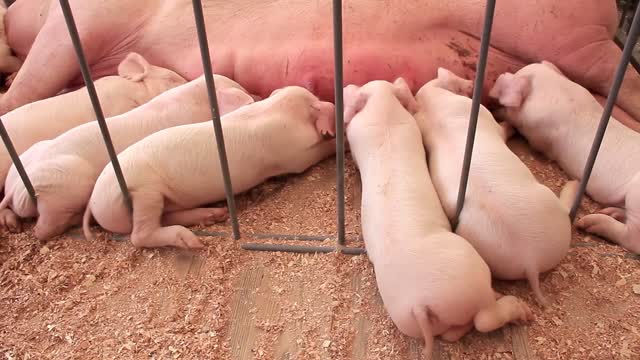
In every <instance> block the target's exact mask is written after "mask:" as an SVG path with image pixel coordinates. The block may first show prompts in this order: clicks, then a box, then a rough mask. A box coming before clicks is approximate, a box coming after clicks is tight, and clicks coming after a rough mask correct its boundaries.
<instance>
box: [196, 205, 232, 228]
mask: <svg viewBox="0 0 640 360" xmlns="http://www.w3.org/2000/svg"><path fill="white" fill-rule="evenodd" d="M207 210H208V212H209V214H208V215H207V217H206V218H204V219H203V220H202V225H205V226H209V225H214V224H216V223H219V222H223V221H226V220H227V219H228V218H229V210H228V209H227V208H226V207H223V208H209V209H207Z"/></svg>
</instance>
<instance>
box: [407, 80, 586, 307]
mask: <svg viewBox="0 0 640 360" xmlns="http://www.w3.org/2000/svg"><path fill="white" fill-rule="evenodd" d="M471 87H472V82H471V81H470V80H465V79H462V78H460V77H458V76H456V75H455V74H453V73H452V72H450V71H448V70H446V69H444V68H440V69H438V76H437V78H436V79H434V80H432V81H430V82H428V83H427V84H425V85H424V86H423V87H422V88H421V89H420V90H419V91H418V93H417V94H416V99H417V101H418V104H419V107H420V111H419V112H418V113H416V115H415V116H416V119H417V121H418V124H419V126H420V131H421V132H422V137H423V143H424V146H425V147H426V149H427V152H428V154H429V166H430V168H431V177H432V179H433V182H434V184H435V187H436V190H437V191H438V194H439V195H440V199H441V200H442V204H443V206H444V209H445V212H446V213H447V216H448V217H449V220H453V217H454V216H455V211H456V202H457V197H458V186H459V184H460V173H461V168H462V163H463V158H464V151H465V143H466V137H467V129H468V127H469V118H470V114H471V102H472V101H471V99H470V98H469V97H468V96H469V95H471ZM511 131H512V129H511V128H510V127H509V126H501V125H500V124H498V123H497V122H496V120H495V119H494V118H493V116H492V115H491V113H490V112H489V111H488V110H487V109H486V108H485V107H484V106H480V112H479V115H478V126H477V130H476V135H475V144H474V148H473V157H472V160H471V169H470V172H469V181H468V184H467V192H466V196H465V199H464V201H465V202H464V207H463V209H462V212H461V214H460V219H459V224H458V226H457V228H456V233H457V234H459V235H461V236H462V237H464V238H465V239H467V240H469V242H471V244H473V246H474V247H475V248H476V250H478V252H479V253H480V255H481V256H482V258H483V259H484V260H485V261H486V262H487V264H489V267H490V268H491V272H492V274H493V276H494V277H495V278H499V279H504V280H515V279H528V280H529V283H530V285H531V287H532V289H533V292H534V293H535V296H536V298H537V300H538V302H539V303H540V304H541V305H543V306H544V305H546V304H547V301H546V299H545V297H544V295H543V293H542V291H541V290H540V284H539V273H542V272H545V271H548V270H550V269H552V268H554V267H555V266H556V265H558V263H559V262H560V261H561V260H562V259H563V258H564V257H565V255H566V254H567V252H568V251H569V245H570V242H571V222H570V221H569V207H570V205H571V201H572V199H573V195H574V194H575V191H576V190H577V183H576V182H575V181H574V182H569V183H567V185H566V186H565V188H564V189H563V192H562V193H561V199H558V197H557V196H556V195H555V194H554V193H553V192H552V191H551V190H550V189H549V188H547V187H546V186H544V185H542V184H540V183H539V182H538V181H537V180H536V178H535V177H534V175H533V174H532V173H531V171H530V170H529V168H527V166H526V165H525V164H524V163H523V162H522V161H521V160H520V159H519V158H518V157H517V156H516V155H515V154H514V153H513V152H512V151H511V150H510V149H509V147H508V146H507V144H506V139H507V138H508V136H509V134H510V133H511Z"/></svg>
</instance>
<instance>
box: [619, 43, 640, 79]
mask: <svg viewBox="0 0 640 360" xmlns="http://www.w3.org/2000/svg"><path fill="white" fill-rule="evenodd" d="M620 35H623V34H620ZM613 42H615V43H616V45H618V47H619V48H620V49H621V50H622V49H624V42H623V41H622V39H621V38H620V36H618V35H616V36H614V37H613ZM631 54H632V55H631V59H630V60H629V61H630V62H631V66H632V67H633V68H634V69H635V70H636V72H637V73H638V74H640V62H638V59H636V57H635V56H633V52H632V53H631Z"/></svg>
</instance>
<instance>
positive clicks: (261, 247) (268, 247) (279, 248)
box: [241, 243, 366, 255]
mask: <svg viewBox="0 0 640 360" xmlns="http://www.w3.org/2000/svg"><path fill="white" fill-rule="evenodd" d="M241 247H242V248H243V249H245V250H251V251H276V252H292V253H302V254H305V253H331V252H334V251H336V250H339V251H340V252H342V253H343V254H346V255H361V254H365V253H366V251H365V249H361V248H347V247H334V246H302V245H283V244H256V243H246V244H242V245H241Z"/></svg>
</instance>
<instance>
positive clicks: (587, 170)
mask: <svg viewBox="0 0 640 360" xmlns="http://www.w3.org/2000/svg"><path fill="white" fill-rule="evenodd" d="M638 35H640V6H638V7H637V8H636V13H635V15H634V16H633V23H632V24H631V29H630V30H629V34H628V35H627V41H626V42H625V45H624V49H623V50H622V57H621V59H620V63H619V64H618V68H617V69H616V72H615V75H614V78H613V83H612V84H611V90H610V91H609V96H607V102H606V104H605V106H604V110H603V111H602V118H600V124H599V125H598V130H597V131H596V135H595V138H594V139H593V143H592V145H591V151H590V153H589V157H588V158H587V163H586V165H585V167H584V172H583V174H582V179H581V181H580V187H579V188H578V194H576V198H575V201H574V202H573V206H572V207H571V211H570V212H569V217H570V219H571V221H572V222H573V220H575V218H576V214H577V212H578V208H579V207H580V203H581V202H582V197H583V196H584V193H585V190H586V189H587V184H588V183H589V178H590V177H591V171H592V170H593V165H594V164H595V162H596V157H597V156H598V151H599V150H600V145H601V144H602V139H603V138H604V134H605V131H606V130H607V125H608V124H609V118H610V116H611V112H612V111H613V106H614V105H615V102H616V99H617V97H618V92H619V91H620V86H622V80H623V79H624V74H625V72H626V70H627V66H628V65H629V60H630V59H631V54H632V53H633V47H634V46H635V44H636V43H637V42H638Z"/></svg>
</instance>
